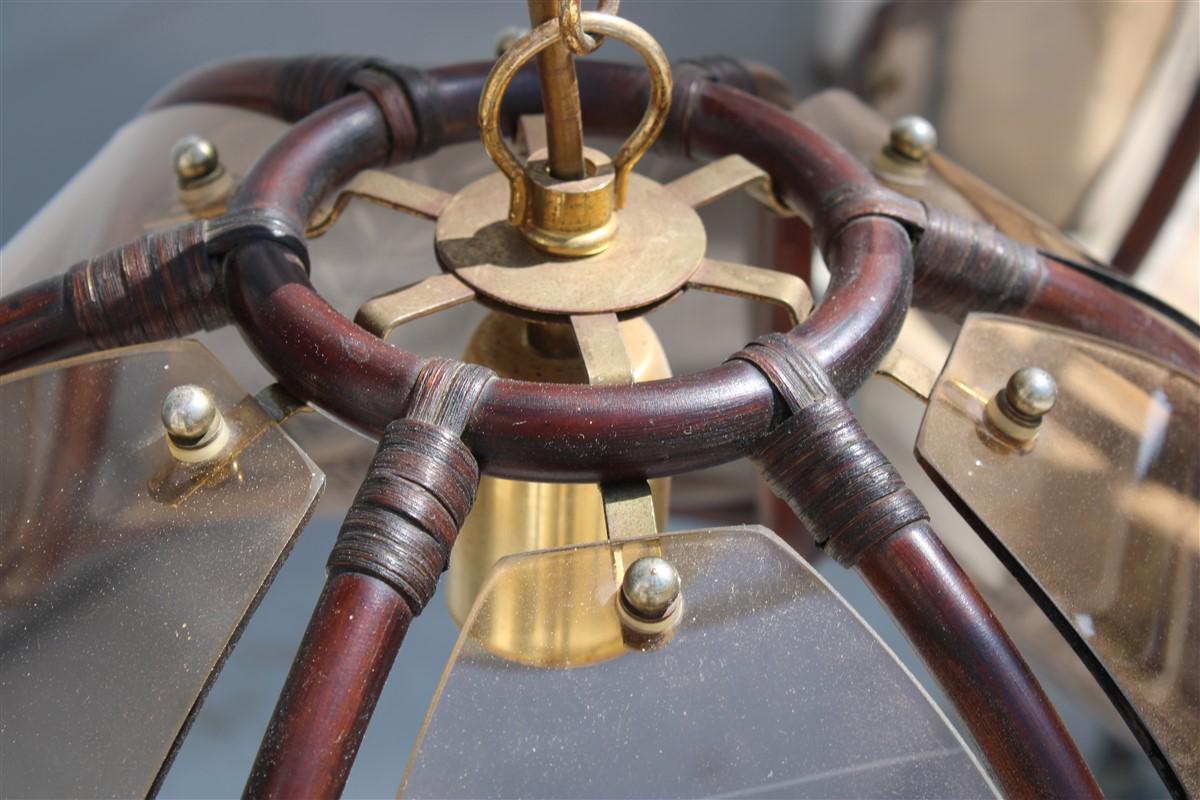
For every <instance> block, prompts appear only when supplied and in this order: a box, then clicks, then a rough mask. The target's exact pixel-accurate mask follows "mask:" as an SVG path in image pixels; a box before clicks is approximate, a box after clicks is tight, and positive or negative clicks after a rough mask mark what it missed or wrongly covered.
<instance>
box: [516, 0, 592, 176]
mask: <svg viewBox="0 0 1200 800" xmlns="http://www.w3.org/2000/svg"><path fill="white" fill-rule="evenodd" d="M563 1H564V2H566V0H563ZM558 3H559V0H529V21H530V23H531V24H532V25H533V27H534V28H536V27H537V26H538V25H541V24H542V23H543V22H545V21H546V20H549V19H557V18H558ZM537 63H538V78H539V80H540V81H541V85H542V107H543V108H544V109H545V111H546V146H547V147H548V148H549V150H550V154H549V162H550V174H551V175H553V176H554V177H555V178H558V179H559V180H579V179H580V178H583V177H584V176H585V172H584V161H583V119H582V115H581V114H580V110H579V82H578V81H577V80H576V78H575V59H574V56H572V55H571V51H570V50H568V49H567V46H566V45H565V44H564V43H563V42H562V41H561V40H560V41H558V42H555V43H554V44H552V45H550V46H549V47H547V48H546V49H545V50H543V51H542V52H541V53H539V54H538V62H537Z"/></svg>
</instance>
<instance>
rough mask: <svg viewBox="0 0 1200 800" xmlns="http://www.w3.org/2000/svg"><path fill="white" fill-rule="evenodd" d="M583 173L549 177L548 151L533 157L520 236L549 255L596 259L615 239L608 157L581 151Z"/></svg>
mask: <svg viewBox="0 0 1200 800" xmlns="http://www.w3.org/2000/svg"><path fill="white" fill-rule="evenodd" d="M583 157H584V174H583V176H582V177H580V178H578V179H561V178H558V177H556V176H555V175H553V174H552V173H551V164H550V160H549V157H548V156H547V151H546V150H541V151H537V152H534V153H531V154H530V156H529V161H528V162H527V163H526V164H525V190H526V192H527V193H528V197H529V200H528V204H527V205H526V209H525V219H524V221H523V222H522V224H521V227H520V230H521V233H523V234H524V235H525V238H526V240H527V241H529V242H530V243H531V244H533V246H534V247H537V248H538V249H539V250H542V251H544V252H547V253H553V254H554V255H559V256H567V257H580V256H590V255H595V254H596V253H599V252H601V251H603V250H604V249H605V248H607V247H608V246H609V244H610V243H611V242H612V240H613V237H614V236H616V234H617V216H616V215H615V214H614V213H613V212H614V211H615V209H614V208H613V199H614V198H613V182H614V180H615V179H616V176H615V174H614V173H613V165H612V162H611V161H609V159H608V156H606V155H604V154H603V153H601V152H600V151H599V150H593V149H591V148H590V147H585V148H584V149H583Z"/></svg>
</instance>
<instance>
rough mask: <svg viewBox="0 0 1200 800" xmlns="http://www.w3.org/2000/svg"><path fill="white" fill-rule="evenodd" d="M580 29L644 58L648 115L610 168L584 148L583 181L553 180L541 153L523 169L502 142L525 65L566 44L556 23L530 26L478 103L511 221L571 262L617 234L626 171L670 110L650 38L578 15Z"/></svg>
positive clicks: (624, 23) (611, 20)
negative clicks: (505, 185) (504, 106)
mask: <svg viewBox="0 0 1200 800" xmlns="http://www.w3.org/2000/svg"><path fill="white" fill-rule="evenodd" d="M564 5H568V4H564ZM561 8H562V7H561V6H560V10H561ZM580 26H581V30H583V31H584V32H589V33H593V34H603V35H606V36H612V37H613V38H615V39H618V40H620V41H622V42H625V43H626V44H628V45H629V46H630V47H631V48H633V50H634V51H635V52H637V53H638V55H640V56H641V57H642V60H643V61H645V63H646V67H647V69H648V70H649V73H650V102H649V105H647V107H646V112H645V114H643V116H642V119H641V121H640V122H639V123H638V125H637V127H636V128H635V129H634V131H633V133H632V134H630V136H629V138H628V139H626V141H625V143H624V144H622V145H621V147H620V149H618V150H617V153H616V155H615V156H614V157H613V159H612V161H611V162H610V161H609V159H608V158H607V157H605V156H604V155H603V154H602V153H599V152H598V151H595V150H591V149H587V148H585V151H584V157H585V161H586V174H585V176H584V177H583V178H581V179H579V180H572V181H558V180H555V179H554V178H553V176H552V175H551V174H550V171H549V169H548V166H547V164H546V159H545V154H543V153H531V154H530V157H529V161H528V163H526V164H524V165H522V164H521V163H520V162H519V161H518V160H517V158H516V156H514V155H513V153H512V151H511V150H510V149H509V148H508V146H507V145H506V144H505V143H504V139H503V135H502V132H501V130H500V104H501V102H502V100H503V99H504V93H505V91H506V90H507V89H508V85H509V83H510V82H511V81H512V78H513V76H514V75H516V73H517V71H518V70H519V69H520V68H521V67H522V66H523V65H524V64H525V63H526V62H527V61H529V60H530V59H531V58H533V57H534V56H536V55H537V54H538V53H540V52H541V51H543V50H545V49H546V48H547V47H549V46H550V45H552V44H554V43H555V42H558V41H560V40H561V39H563V30H564V29H563V28H561V27H560V23H559V19H557V18H555V19H550V20H547V21H546V22H544V23H542V24H541V25H539V26H538V27H536V28H534V29H533V30H532V31H530V32H529V33H528V34H527V35H526V36H524V37H523V38H522V39H520V40H518V41H517V42H516V43H514V44H513V45H512V46H511V47H510V48H509V49H508V51H507V52H505V54H504V55H503V56H501V57H500V59H499V60H498V61H497V62H496V64H495V66H493V67H492V71H491V73H490V74H489V75H488V79H487V82H486V83H485V84H484V87H483V93H482V94H481V96H480V99H479V130H480V137H481V139H482V141H483V147H484V150H486V151H487V154H488V156H489V157H490V158H491V159H492V161H494V162H495V163H496V166H497V167H498V168H499V169H500V171H501V172H502V173H504V175H505V176H506V177H507V178H508V180H509V184H510V198H509V213H508V221H509V222H510V223H511V224H512V225H513V226H515V227H516V228H517V229H519V230H520V231H521V233H522V234H523V235H524V236H525V238H526V239H527V240H528V241H529V242H530V243H532V244H533V245H534V246H536V247H538V248H540V249H542V250H545V251H546V252H550V253H554V254H556V255H565V256H576V257H579V256H586V255H593V254H595V253H598V252H601V251H602V250H604V249H605V248H606V247H607V246H608V245H609V243H610V242H611V241H612V239H613V237H614V236H615V235H616V229H617V218H616V216H615V214H614V212H615V211H616V210H618V209H620V208H622V207H623V206H624V205H625V193H626V186H627V183H628V180H629V173H630V172H631V171H632V170H633V167H634V165H635V164H636V163H637V162H638V159H640V158H641V157H642V156H643V155H645V153H646V151H647V150H648V149H649V148H650V145H651V144H653V143H654V140H655V139H657V138H658V135H659V133H661V132H662V129H663V125H665V124H666V121H667V111H668V110H669V108H670V105H671V67H670V64H669V62H668V61H667V57H666V54H665V53H664V52H663V50H662V48H661V47H659V45H658V42H656V41H655V40H654V38H653V37H652V36H650V34H648V33H647V32H646V31H645V30H643V29H642V28H640V27H639V26H637V25H635V24H634V23H632V22H630V21H628V20H626V19H622V18H621V17H615V16H611V15H608V14H601V13H596V12H585V13H583V14H581V15H580Z"/></svg>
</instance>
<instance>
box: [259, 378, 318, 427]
mask: <svg viewBox="0 0 1200 800" xmlns="http://www.w3.org/2000/svg"><path fill="white" fill-rule="evenodd" d="M254 401H255V402H256V403H258V405H259V406H260V407H261V408H262V410H263V413H264V414H266V415H267V416H268V417H270V418H271V419H273V420H275V422H277V423H278V424H280V425H282V424H283V423H285V422H287V421H288V420H289V419H291V418H292V417H294V416H296V415H297V414H302V413H305V412H311V411H312V410H313V407H312V406H310V405H309V404H308V403H306V402H304V401H303V400H300V399H298V398H297V397H296V396H295V395H293V394H292V393H291V392H289V391H288V390H287V389H286V388H284V387H283V386H282V385H281V384H278V383H272V384H269V385H268V386H265V387H264V388H263V389H262V391H260V392H259V393H258V394H256V395H254Z"/></svg>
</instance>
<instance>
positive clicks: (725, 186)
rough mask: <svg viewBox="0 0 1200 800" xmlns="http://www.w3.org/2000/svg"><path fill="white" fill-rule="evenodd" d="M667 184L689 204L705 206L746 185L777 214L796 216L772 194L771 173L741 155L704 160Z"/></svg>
mask: <svg viewBox="0 0 1200 800" xmlns="http://www.w3.org/2000/svg"><path fill="white" fill-rule="evenodd" d="M667 188H668V189H670V190H671V191H672V192H674V193H675V195H676V196H677V197H679V198H680V199H681V200H683V202H685V203H687V204H688V205H690V206H691V207H692V208H700V207H701V206H706V205H708V204H709V203H714V202H716V201H717V200H720V199H721V198H722V197H725V196H727V195H731V194H733V193H734V192H736V191H738V190H739V189H745V190H746V192H747V193H748V194H749V195H750V196H751V197H753V198H754V199H755V200H757V201H758V202H760V203H762V204H763V205H764V206H766V207H767V208H769V209H771V210H772V211H774V212H775V213H776V214H778V215H779V216H781V217H793V216H795V212H793V211H792V210H791V209H789V208H787V207H786V206H784V205H783V204H782V203H780V202H779V199H778V198H777V197H776V196H775V190H774V189H773V188H772V186H771V176H770V175H768V174H767V173H766V172H764V171H763V170H762V169H760V168H759V167H757V166H755V165H754V164H751V163H750V162H749V161H747V160H746V159H744V158H742V157H741V156H725V158H722V159H718V160H717V161H713V162H710V163H708V164H705V165H704V166H703V167H700V168H699V169H696V170H692V171H691V172H689V173H688V174H687V175H684V176H683V177H682V178H677V179H675V180H673V181H671V182H670V183H668V184H667Z"/></svg>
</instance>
